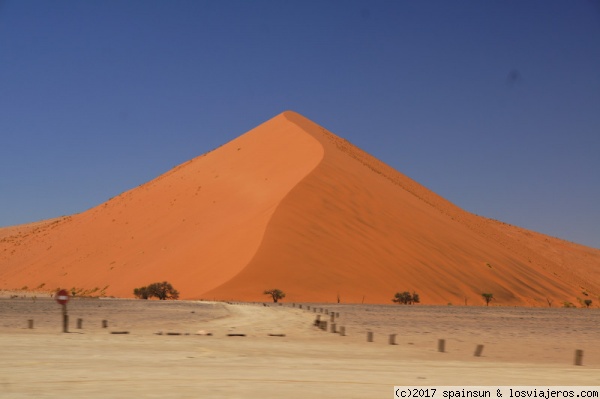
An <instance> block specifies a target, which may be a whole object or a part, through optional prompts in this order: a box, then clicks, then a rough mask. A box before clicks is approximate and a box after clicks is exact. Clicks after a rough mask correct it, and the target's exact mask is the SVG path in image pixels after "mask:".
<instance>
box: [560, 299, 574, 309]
mask: <svg viewBox="0 0 600 399" xmlns="http://www.w3.org/2000/svg"><path fill="white" fill-rule="evenodd" d="M563 307H564V308H574V307H575V305H573V304H572V303H571V302H569V301H564V302H563Z"/></svg>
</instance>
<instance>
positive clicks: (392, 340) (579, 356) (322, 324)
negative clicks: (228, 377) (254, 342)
mask: <svg viewBox="0 0 600 399" xmlns="http://www.w3.org/2000/svg"><path fill="white" fill-rule="evenodd" d="M293 306H294V307H296V304H293ZM298 308H299V309H302V305H298ZM307 310H310V306H307ZM313 312H315V313H316V312H317V308H315V307H313ZM319 312H320V313H325V314H329V315H330V322H331V324H330V331H331V332H332V333H339V334H340V335H341V336H342V337H343V336H345V335H346V327H344V326H340V327H339V328H338V326H337V324H336V323H334V321H335V319H336V318H339V317H340V314H339V312H335V313H334V312H331V313H330V312H329V310H327V309H325V310H323V308H319ZM315 326H317V327H319V328H320V329H321V330H323V331H327V321H325V320H321V315H317V319H316V320H315ZM396 335H397V334H390V335H389V338H388V343H389V344H390V345H397V344H396ZM367 342H373V331H367ZM437 349H438V352H441V353H444V352H446V340H445V339H438V347H437ZM482 353H483V345H481V344H478V345H477V346H476V347H475V352H474V353H473V356H475V357H481V354H482ZM574 364H575V366H581V365H583V350H582V349H576V350H575V360H574Z"/></svg>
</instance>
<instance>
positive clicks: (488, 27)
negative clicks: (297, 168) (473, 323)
mask: <svg viewBox="0 0 600 399" xmlns="http://www.w3.org/2000/svg"><path fill="white" fill-rule="evenodd" d="M287 109H290V110H294V111H297V112H299V113H301V114H303V115H305V116H306V117H308V118H310V119H312V120H313V121H315V122H317V123H319V124H321V125H323V126H324V127H326V128H328V129H329V130H331V131H332V132H334V133H336V134H338V135H340V136H342V137H344V138H346V139H348V140H350V141H351V142H352V143H354V144H355V145H357V146H359V147H361V148H362V149H364V150H366V151H368V152H369V153H371V154H373V155H374V156H376V157H378V158H379V159H381V160H383V161H384V162H386V163H388V164H390V165H391V166H393V167H394V168H396V169H397V170H399V171H400V172H402V173H404V174H406V175H408V176H409V177H411V178H413V179H415V180H416V181H418V182H419V183H421V184H423V185H425V186H427V187H428V188H430V189H431V190H433V191H435V192H437V193H438V194H440V195H442V196H443V197H445V198H447V199H449V200H450V201H452V202H454V203H455V204H457V205H458V206H460V207H462V208H464V209H466V210H467V211H470V212H473V213H476V214H479V215H482V216H487V217H491V218H495V219H498V220H501V221H504V222H507V223H511V224H515V225H518V226H522V227H525V228H529V229H533V230H536V231H539V232H542V233H546V234H549V235H552V236H556V237H560V238H564V239H568V240H571V241H575V242H579V243H582V244H586V245H589V246H594V247H597V248H600V208H599V206H600V1H598V0H594V1H586V0H578V1H551V0H541V1H479V0H477V1H446V0H443V1H399V0H398V1H307V0H301V1H279V0H277V1H210V2H209V1H166V0H165V1H148V0H143V1H142V0H140V1H125V0H123V1H121V0H120V1H110V0H108V1H107V0H102V1H75V0H73V1H60V0H59V1H45V0H44V1H30V0H19V1H10V0H4V1H3V0H0V168H1V173H0V226H7V225H13V224H20V223H25V222H31V221H35V220H40V219H46V218H52V217H56V216H60V215H66V214H72V213H78V212H82V211H85V210H86V209H89V208H91V207H93V206H95V205H97V204H100V203H102V202H104V201H106V200H108V199H109V198H110V197H113V196H115V195H117V194H119V193H121V192H123V191H126V190H128V189H130V188H133V187H136V186H138V185H140V184H142V183H144V182H146V181H148V180H151V179H153V178H154V177H157V176H158V175H159V174H161V173H163V172H166V171H167V170H169V169H171V168H172V167H173V166H175V165H178V164H180V163H182V162H184V161H187V160H188V159H191V158H193V157H195V156H198V155H200V154H202V153H204V152H206V151H208V150H211V149H213V148H215V147H217V146H219V145H221V144H223V143H225V142H227V141H229V140H231V139H233V138H234V137H237V136H238V135H240V134H242V133H244V132H246V131H248V130H249V129H251V128H253V127H255V126H257V125H259V124H260V123H262V122H264V121H265V120H267V119H269V118H271V117H273V116H275V115H276V114H278V113H280V112H282V111H284V110H287Z"/></svg>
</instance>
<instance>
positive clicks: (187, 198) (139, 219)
mask: <svg viewBox="0 0 600 399" xmlns="http://www.w3.org/2000/svg"><path fill="white" fill-rule="evenodd" d="M599 265H600V251H599V250H596V249H592V248H587V247H583V246H580V245H577V244H573V243H569V242H566V241H562V240H558V239H555V238H550V237H547V236H544V235H541V234H539V233H535V232H531V231H527V230H524V229H521V228H518V227H515V226H510V225H506V224H503V223H501V222H497V221H494V220H489V219H486V218H482V217H479V216H476V215H472V214H469V213H468V212H465V211H463V210H461V209H460V208H458V207H456V206H455V205H453V204H451V203H450V202H448V201H446V200H444V199H443V198H441V197H439V196H438V195H436V194H435V193H433V192H431V191H430V190H428V189H426V188H425V187H423V186H421V185H419V184H418V183H416V182H414V181H412V180H410V179H409V178H407V177H406V176H404V175H402V174H400V173H399V172H397V171H395V170H394V169H392V168H390V167H389V166H387V165H385V164H384V163H382V162H380V161H378V160H377V159H375V158H373V157H372V156H370V155H368V154H366V153H365V152H363V151H361V150H360V149H358V148H356V147H354V146H353V145H352V144H350V143H348V142H347V141H345V140H343V139H341V138H339V137H337V136H335V135H333V134H331V133H330V132H328V131H326V130H325V129H323V128H322V127H320V126H318V125H316V124H314V123H313V122H311V121H309V120H308V119H306V118H304V117H302V116H300V115H298V114H295V113H293V112H285V113H283V114H281V115H278V116H277V117H275V118H273V119H271V120H270V121H268V122H266V123H264V124H262V125H261V126H259V127H257V128H255V129H253V130H251V131H249V132H248V133H246V134H244V135H242V136H240V137H239V138H237V139H235V140H233V141H231V142H229V143H227V144H226V145H224V146H222V147H220V148H218V149H217V150H215V151H213V152H210V153H208V154H205V155H203V156H200V157H198V158H195V159H193V160H191V161H189V162H187V163H185V164H183V165H180V166H178V167H177V168H175V169H173V170H172V171H170V172H168V173H166V174H164V175H162V176H160V177H158V178H157V179H155V180H153V181H151V182H149V183H147V184H144V185H142V186H140V187H138V188H135V189H133V190H130V191H128V192H126V193H123V194H121V195H120V196H118V197H116V198H113V199H111V200H110V201H108V202H106V203H104V204H102V205H100V206H98V207H96V208H93V209H90V210H89V211H86V212H84V213H81V214H78V215H73V216H70V217H66V218H62V219H55V220H51V221H47V222H39V223H36V224H32V225H25V226H16V227H10V228H4V229H0V287H2V288H8V289H10V288H20V287H23V286H27V287H28V288H30V289H34V288H37V287H39V286H41V285H42V284H44V287H46V288H55V287H59V286H60V287H78V288H85V289H88V290H89V289H93V288H96V287H97V288H98V290H101V289H102V288H106V289H105V292H106V294H108V295H115V296H124V297H127V296H132V290H133V288H135V287H139V286H141V285H145V284H147V283H150V282H154V281H162V280H168V281H170V282H171V283H173V285H174V286H175V287H176V288H178V289H179V291H180V292H181V294H182V297H183V298H206V299H232V300H234V299H235V300H266V299H267V298H266V297H265V296H264V295H263V294H262V292H263V291H264V290H265V289H267V288H280V289H282V290H283V291H285V292H286V293H287V298H286V299H287V300H290V301H320V302H335V301H337V300H338V298H339V300H341V301H342V302H362V301H364V302H369V303H389V302H390V299H391V298H392V297H393V294H394V293H395V292H398V291H405V290H406V291H413V290H414V291H416V292H418V293H419V294H420V296H421V300H422V303H435V304H446V303H454V304H464V303H465V302H467V303H468V304H470V305H479V304H481V302H482V299H481V293H483V292H490V293H493V294H494V297H495V298H496V301H495V303H496V304H498V305H534V306H547V299H550V300H552V301H554V303H555V306H556V305H557V304H562V302H564V301H569V302H572V303H574V304H578V302H581V301H582V300H584V299H588V298H590V299H593V300H595V301H594V303H598V302H599V301H598V298H599V296H598V295H599V294H600V269H599Z"/></svg>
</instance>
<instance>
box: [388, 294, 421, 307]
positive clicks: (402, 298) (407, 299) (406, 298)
mask: <svg viewBox="0 0 600 399" xmlns="http://www.w3.org/2000/svg"><path fill="white" fill-rule="evenodd" d="M392 302H396V303H398V304H402V305H412V304H413V303H419V302H421V299H420V298H419V294H417V293H416V292H414V291H413V293H412V294H411V293H410V292H408V291H404V292H396V295H394V298H393V299H392Z"/></svg>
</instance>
